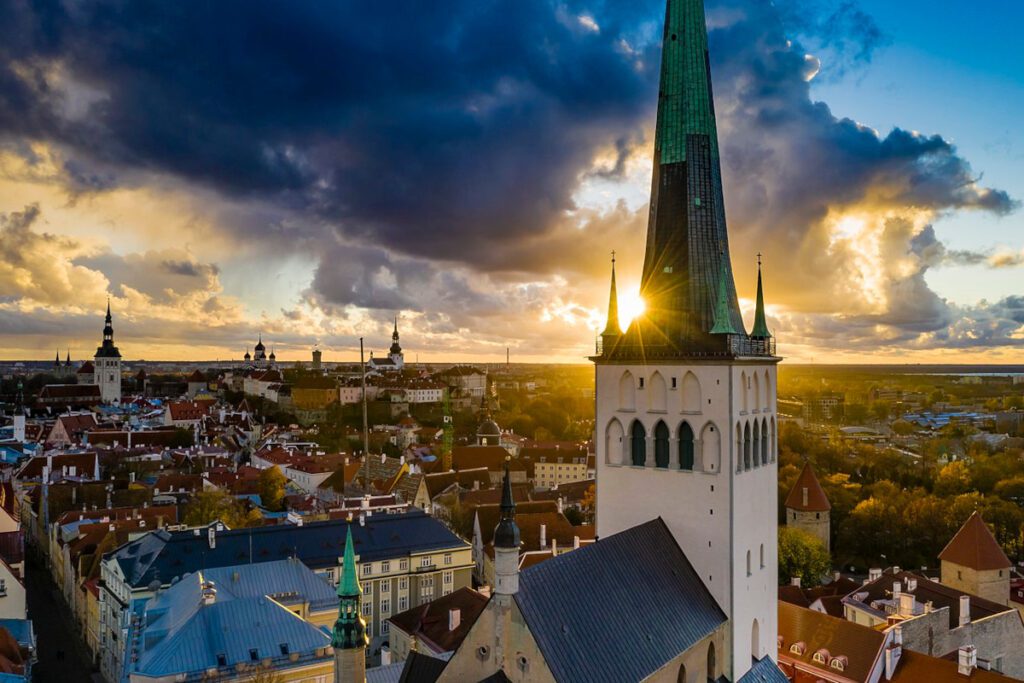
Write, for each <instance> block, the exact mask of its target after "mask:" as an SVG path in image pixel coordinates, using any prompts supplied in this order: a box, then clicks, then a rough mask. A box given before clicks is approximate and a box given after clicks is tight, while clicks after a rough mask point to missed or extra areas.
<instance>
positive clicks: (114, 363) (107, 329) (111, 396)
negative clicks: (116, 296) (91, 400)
mask: <svg viewBox="0 0 1024 683" xmlns="http://www.w3.org/2000/svg"><path fill="white" fill-rule="evenodd" d="M93 365H94V366H95V370H94V372H95V374H94V375H93V383H95V384H97V385H99V387H100V397H101V398H102V400H103V402H104V403H117V402H119V401H120V400H121V352H120V351H118V350H117V347H116V346H114V326H113V324H112V322H111V317H110V301H107V317H106V321H105V324H104V325H103V343H102V344H101V345H100V346H99V348H97V349H96V355H95V357H94V358H93Z"/></svg>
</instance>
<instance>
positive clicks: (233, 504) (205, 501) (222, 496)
mask: <svg viewBox="0 0 1024 683" xmlns="http://www.w3.org/2000/svg"><path fill="white" fill-rule="evenodd" d="M217 520H220V521H221V522H224V523H225V524H227V525H228V526H229V527H231V528H232V529H240V528H243V527H248V526H258V525H259V524H261V523H262V521H263V518H262V516H261V515H260V512H259V510H256V509H255V508H252V509H250V508H249V507H248V506H247V505H246V504H245V503H243V502H242V501H240V500H238V499H237V498H234V497H233V496H229V495H228V494H226V493H224V492H223V491H217V490H213V491H199V492H197V493H196V494H195V495H194V496H192V499H191V500H190V501H189V502H188V505H186V506H185V514H184V518H183V520H182V521H183V522H184V523H185V524H186V525H188V526H204V525H206V524H210V523H211V522H215V521H217Z"/></svg>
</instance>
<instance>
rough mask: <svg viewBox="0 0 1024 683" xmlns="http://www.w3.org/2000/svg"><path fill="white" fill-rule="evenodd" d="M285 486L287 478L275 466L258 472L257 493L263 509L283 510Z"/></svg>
mask: <svg viewBox="0 0 1024 683" xmlns="http://www.w3.org/2000/svg"><path fill="white" fill-rule="evenodd" d="M287 484H288V478H287V477H286V476H284V473H282V472H281V468H280V467H278V466H277V465H273V466H272V467H268V468H267V469H265V470H263V471H262V472H260V479H259V491H260V500H261V501H262V502H263V507H265V508H266V509H268V510H274V511H278V510H282V509H284V487H285V486H286V485H287Z"/></svg>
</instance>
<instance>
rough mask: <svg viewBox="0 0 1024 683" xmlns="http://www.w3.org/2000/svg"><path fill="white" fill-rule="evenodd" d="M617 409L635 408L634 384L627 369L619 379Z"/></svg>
mask: <svg viewBox="0 0 1024 683" xmlns="http://www.w3.org/2000/svg"><path fill="white" fill-rule="evenodd" d="M619 410H636V385H635V384H634V379H633V373H631V372H630V371H629V370H627V371H626V372H624V373H623V374H622V377H621V378H620V379H619Z"/></svg>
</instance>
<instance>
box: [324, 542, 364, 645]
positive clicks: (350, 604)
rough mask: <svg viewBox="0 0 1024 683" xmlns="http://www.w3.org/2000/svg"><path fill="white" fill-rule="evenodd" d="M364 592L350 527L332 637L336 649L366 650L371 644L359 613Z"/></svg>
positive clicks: (332, 643)
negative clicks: (361, 586) (358, 573)
mask: <svg viewBox="0 0 1024 683" xmlns="http://www.w3.org/2000/svg"><path fill="white" fill-rule="evenodd" d="M362 592H363V591H362V589H361V588H360V586H359V577H358V576H357V570H356V553H355V550H354V548H353V547H352V527H351V526H349V527H348V530H347V532H346V537H345V555H344V558H343V559H342V565H341V579H340V580H339V581H338V619H337V621H335V622H334V631H333V634H332V637H331V645H332V646H334V647H335V648H338V649H344V650H351V649H356V648H365V647H366V646H367V644H368V643H369V637H368V636H367V635H366V622H365V621H364V620H363V617H362V615H361V614H360V611H359V602H360V596H361V595H362Z"/></svg>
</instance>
